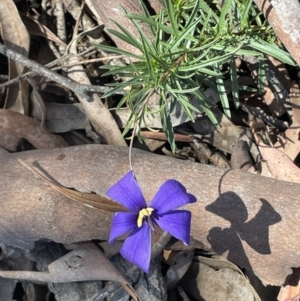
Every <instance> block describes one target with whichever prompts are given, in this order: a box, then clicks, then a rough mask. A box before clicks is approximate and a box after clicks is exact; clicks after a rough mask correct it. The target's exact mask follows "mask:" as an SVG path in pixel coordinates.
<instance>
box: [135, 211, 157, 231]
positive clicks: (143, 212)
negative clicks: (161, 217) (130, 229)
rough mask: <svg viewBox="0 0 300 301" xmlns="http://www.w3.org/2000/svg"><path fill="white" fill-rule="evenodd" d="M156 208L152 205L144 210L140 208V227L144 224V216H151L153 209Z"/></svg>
mask: <svg viewBox="0 0 300 301" xmlns="http://www.w3.org/2000/svg"><path fill="white" fill-rule="evenodd" d="M153 210H154V209H153V208H150V207H147V208H144V209H142V210H140V212H139V217H138V219H137V226H138V227H139V228H140V227H141V226H142V223H143V219H144V217H146V216H150V215H151V214H152V211H153Z"/></svg>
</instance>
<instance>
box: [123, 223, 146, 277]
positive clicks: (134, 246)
mask: <svg viewBox="0 0 300 301" xmlns="http://www.w3.org/2000/svg"><path fill="white" fill-rule="evenodd" d="M150 232H151V229H150V227H149V225H148V223H146V222H144V223H143V225H142V227H141V228H136V229H135V230H133V231H132V233H131V234H130V235H129V236H128V237H127V238H126V240H125V242H124V244H123V246H122V248H121V250H120V253H121V255H122V256H123V257H124V258H125V259H127V260H128V261H130V262H131V263H133V264H134V265H136V266H138V267H139V268H140V269H142V270H143V271H144V272H146V273H148V271H149V266H150V257H151V233H150Z"/></svg>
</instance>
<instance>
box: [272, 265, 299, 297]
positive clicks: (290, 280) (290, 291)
mask: <svg viewBox="0 0 300 301" xmlns="http://www.w3.org/2000/svg"><path fill="white" fill-rule="evenodd" d="M299 280H300V268H294V269H293V273H292V274H291V275H288V276H287V278H286V281H285V283H284V285H283V286H282V287H281V289H280V292H279V295H278V298H277V300H278V301H288V300H293V301H297V300H299V293H300V282H299Z"/></svg>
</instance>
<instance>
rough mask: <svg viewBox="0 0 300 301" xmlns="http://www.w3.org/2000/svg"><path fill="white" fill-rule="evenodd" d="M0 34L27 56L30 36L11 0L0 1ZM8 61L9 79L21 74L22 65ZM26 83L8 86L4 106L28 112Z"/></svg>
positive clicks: (7, 43) (11, 45)
mask: <svg viewBox="0 0 300 301" xmlns="http://www.w3.org/2000/svg"><path fill="white" fill-rule="evenodd" d="M0 24H1V36H2V39H3V42H4V44H5V45H6V46H7V47H8V48H10V49H13V50H15V51H17V52H18V53H20V54H22V55H24V56H28V51H29V43H30V37H29V34H28V32H27V30H26V27H25V26H24V24H23V22H22V20H21V18H20V15H19V13H18V10H17V8H16V6H15V3H14V1H13V0H1V1H0ZM8 63H9V79H13V78H15V77H17V76H19V75H21V74H22V73H23V71H24V67H23V66H22V65H20V64H18V63H16V62H15V61H13V60H8ZM28 88H29V87H28V83H27V82H26V81H23V82H20V83H17V84H13V85H11V86H9V88H8V93H7V95H6V108H8V109H11V110H14V111H17V112H20V113H23V114H27V113H28V93H29V91H28Z"/></svg>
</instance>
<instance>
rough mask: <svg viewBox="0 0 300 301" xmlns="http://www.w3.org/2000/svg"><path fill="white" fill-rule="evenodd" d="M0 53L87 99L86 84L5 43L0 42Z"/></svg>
mask: <svg viewBox="0 0 300 301" xmlns="http://www.w3.org/2000/svg"><path fill="white" fill-rule="evenodd" d="M0 53H2V54H3V55H5V56H6V57H8V58H9V59H11V60H13V61H16V62H18V63H19V64H21V65H22V66H25V67H27V68H29V69H30V70H32V71H34V72H35V73H37V74H39V75H41V76H44V77H47V78H49V79H51V80H53V81H54V82H56V83H59V84H61V85H62V86H64V87H66V88H68V89H70V90H71V91H73V92H74V93H75V94H76V95H78V96H80V97H81V98H83V99H85V100H87V101H88V100H89V96H88V94H87V92H88V86H86V85H81V84H79V83H77V82H75V81H73V80H71V79H69V78H66V77H63V76H61V75H59V74H57V73H56V72H53V71H51V70H49V69H47V68H45V67H44V66H42V65H40V64H38V63H36V62H35V61H32V60H30V59H28V58H27V57H25V56H23V55H21V54H19V53H17V52H16V51H14V50H12V49H9V48H7V47H6V46H5V45H3V44H2V43H0Z"/></svg>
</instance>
